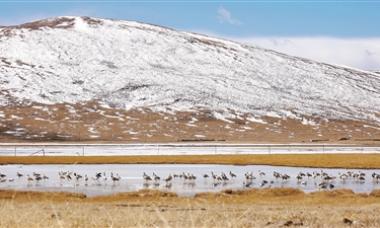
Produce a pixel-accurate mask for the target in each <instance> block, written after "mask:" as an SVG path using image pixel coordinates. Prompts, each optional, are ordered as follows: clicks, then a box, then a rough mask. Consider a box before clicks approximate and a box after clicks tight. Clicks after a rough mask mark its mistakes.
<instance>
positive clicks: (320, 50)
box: [233, 37, 380, 70]
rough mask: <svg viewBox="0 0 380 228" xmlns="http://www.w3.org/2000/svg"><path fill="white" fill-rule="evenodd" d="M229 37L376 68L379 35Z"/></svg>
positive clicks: (379, 59)
mask: <svg viewBox="0 0 380 228" xmlns="http://www.w3.org/2000/svg"><path fill="white" fill-rule="evenodd" d="M233 40H237V41H240V42H244V43H248V44H253V45H257V46H260V47H263V48H268V49H272V50H276V51H279V52H283V53H286V54H289V55H295V56H300V57H305V58H309V59H314V60H317V61H321V62H326V63H331V64H338V65H345V66H349V67H355V68H360V69H364V70H380V37H379V38H332V37H251V38H233Z"/></svg>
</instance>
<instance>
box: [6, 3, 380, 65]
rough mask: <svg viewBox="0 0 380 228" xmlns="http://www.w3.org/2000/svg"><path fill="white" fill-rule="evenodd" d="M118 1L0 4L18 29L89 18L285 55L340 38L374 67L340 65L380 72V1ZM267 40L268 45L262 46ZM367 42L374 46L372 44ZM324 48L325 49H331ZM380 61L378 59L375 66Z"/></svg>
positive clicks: (310, 51)
mask: <svg viewBox="0 0 380 228" xmlns="http://www.w3.org/2000/svg"><path fill="white" fill-rule="evenodd" d="M120 1H121V0H117V1H112V2H110V1H99V0H97V1H75V0H71V1H70V0H69V1H64V0H60V1H53V0H52V1H46V0H42V1H41V0H40V1H27V0H23V1H18V0H13V1H4V0H0V24H2V25H10V24H19V23H22V22H26V21H30V20H36V19H41V18H46V17H54V16H62V15H86V16H96V17H102V18H116V19H125V20H137V21H142V22H147V23H153V24H159V25H163V26H168V27H172V28H176V29H180V30H186V31H195V32H201V33H207V34H211V35H215V36H218V37H224V38H229V39H234V40H238V41H245V42H248V43H253V44H257V43H258V44H259V45H261V46H265V47H268V48H272V49H278V50H280V51H283V49H284V47H283V46H284V45H286V46H287V49H292V47H290V46H300V45H299V44H298V43H297V42H299V38H303V42H305V39H306V38H307V39H308V42H311V43H310V45H312V44H313V42H314V43H315V42H317V43H318V44H317V45H316V46H318V45H319V46H320V45H322V44H323V43H326V42H330V43H329V47H331V40H333V41H334V42H338V43H341V42H339V40H342V39H343V40H344V41H347V40H348V41H357V42H364V41H365V45H364V46H365V48H364V49H365V50H364V49H363V50H361V51H360V52H361V53H367V54H368V53H370V54H372V55H371V56H372V57H371V58H372V59H371V60H370V62H371V64H370V65H365V66H362V65H355V63H349V62H339V61H337V63H338V64H346V65H351V66H353V67H361V68H376V69H377V68H378V69H380V53H378V52H380V47H379V48H378V47H377V45H376V43H375V41H376V42H378V40H377V38H380V0H379V1H374V0H371V1H360V0H359V1H352V0H351V1H343V0H341V1H339V0H336V1H328V0H319V1H296V0H295V1H294V0H293V1H280V0H277V1H249V2H247V1H246V0H241V1H207V2H202V1H196V2H194V1H187V2H180V1H172V2H169V1H166V2H159V1H149V2H148V1H146V2H138V1H124V2H120ZM263 39H266V40H267V41H269V42H263ZM286 41H291V42H290V43H293V44H289V42H286ZM369 41H371V42H372V43H373V45H372V44H370V43H368V42H369ZM348 43H349V42H348ZM347 45H348V46H347V48H352V47H349V46H352V45H354V46H360V45H355V43H353V44H352V43H349V44H347ZM361 45H362V43H361ZM368 45H369V46H368ZM371 45H372V46H371ZM304 46H308V45H304ZM319 46H318V47H319ZM362 46H363V45H362ZM372 47H374V48H372ZM320 48H325V49H326V48H327V47H320ZM377 48H378V49H377ZM293 49H301V50H293V52H295V53H293V52H292V51H286V52H288V53H290V54H296V55H301V56H305V57H310V58H316V57H313V55H311V56H308V55H305V53H298V52H301V51H302V49H304V47H294V48H293ZM367 49H369V50H367ZM355 50H356V49H355ZM315 51H318V50H305V51H304V52H306V54H307V53H309V54H310V53H313V52H315ZM366 51H369V52H366ZM317 54H318V53H317ZM356 54H357V53H356ZM373 54H375V55H373ZM319 55H320V53H319ZM326 55H329V54H328V53H327V54H326ZM352 55H355V53H352ZM334 58H335V59H336V58H337V57H334ZM373 59H375V61H374V60H373ZM377 59H379V60H378V61H377ZM317 60H321V61H327V60H324V59H318V57H317ZM360 61H361V63H360V64H363V63H362V62H363V61H364V62H365V61H366V60H363V59H361V60H360ZM347 63H348V64H347ZM378 65H379V66H378Z"/></svg>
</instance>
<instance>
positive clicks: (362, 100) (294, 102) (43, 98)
mask: <svg viewBox="0 0 380 228" xmlns="http://www.w3.org/2000/svg"><path fill="white" fill-rule="evenodd" d="M90 103H91V104H93V103H96V104H97V105H98V106H96V107H97V110H99V109H104V110H111V109H113V110H118V111H119V112H126V113H128V112H132V111H136V110H137V111H138V110H140V111H141V112H143V113H147V112H148V113H156V114H157V113H159V114H160V115H165V113H166V114H168V115H169V114H170V115H176V113H198V112H207V113H208V118H211V119H212V118H215V119H216V121H217V120H221V122H227V123H229V122H231V121H234V120H236V119H240V120H244V121H247V122H244V123H246V124H248V125H249V123H248V122H251V123H261V124H263V123H266V122H268V121H267V119H268V118H276V119H282V120H291V121H293V120H294V121H300V122H302V123H304V124H309V125H316V124H317V125H318V124H320V121H325V122H328V121H351V122H360V123H365V124H369V125H374V126H376V125H380V77H379V75H378V74H376V73H371V72H366V71H362V70H357V69H352V68H347V67H341V66H335V65H330V64H325V63H320V62H315V61H311V60H308V59H303V58H298V57H293V56H288V55H285V54H281V53H278V52H275V51H271V50H266V49H262V48H259V47H254V46H248V45H244V44H240V43H236V42H232V41H227V40H222V39H217V38H211V37H208V36H204V35H199V34H194V33H188V32H180V31H175V30H172V29H169V28H164V27H159V26H155V25H150V24H143V23H138V22H131V21H116V20H105V19H97V18H89V17H59V18H52V19H48V20H42V21H36V22H32V23H27V24H23V25H19V26H10V27H2V28H0V110H1V107H3V109H4V110H5V109H7V110H8V109H9V108H10V107H13V108H15V107H17V108H19V109H20V108H25V107H29V108H30V107H42V108H46V107H53V106H54V105H66V106H65V107H67V106H71V107H72V108H71V110H72V111H71V113H78V112H79V111H78V110H79V108H78V105H79V106H82V107H84V106H86V105H87V104H90ZM42 108H39V109H42ZM53 110H54V109H53ZM29 111H30V110H29ZM0 112H1V111H0ZM8 112H9V113H5V111H4V113H5V114H2V115H3V116H7V117H9V118H10V115H11V114H10V113H11V111H10V110H8ZM25 112H26V111H25ZM126 115H127V114H126ZM103 116H104V115H103ZM0 117H1V113H0ZM4 118H5V117H4ZM9 118H8V119H9ZM23 118H24V119H25V118H27V117H23ZM77 118H81V117H77ZM120 118H123V117H120ZM16 119H17V118H16ZM195 119H196V118H195ZM4 126H5V127H4V129H6V130H7V131H8V132H9V131H13V132H15V131H14V129H11V130H9V123H8V124H5V123H4ZM14 127H19V128H20V126H19V125H17V124H16V125H15V126H14ZM21 128H23V129H27V127H25V125H24V126H23V127H21ZM0 130H1V129H0ZM35 133H36V132H35ZM36 134H37V133H36ZM140 139H141V138H140Z"/></svg>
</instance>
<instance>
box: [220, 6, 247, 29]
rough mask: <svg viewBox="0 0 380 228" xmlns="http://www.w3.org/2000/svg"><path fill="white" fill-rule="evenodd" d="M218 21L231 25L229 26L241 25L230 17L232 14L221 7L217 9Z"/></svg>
mask: <svg viewBox="0 0 380 228" xmlns="http://www.w3.org/2000/svg"><path fill="white" fill-rule="evenodd" d="M218 19H219V21H220V22H221V23H225V22H227V23H228V24H231V25H241V24H242V23H241V21H239V20H238V19H236V18H234V17H232V14H231V12H230V11H228V10H227V9H225V8H224V7H222V6H221V7H219V9H218Z"/></svg>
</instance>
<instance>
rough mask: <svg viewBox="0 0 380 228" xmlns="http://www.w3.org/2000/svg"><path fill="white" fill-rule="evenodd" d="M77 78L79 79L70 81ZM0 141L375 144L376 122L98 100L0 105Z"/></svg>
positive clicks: (379, 134)
mask: <svg viewBox="0 0 380 228" xmlns="http://www.w3.org/2000/svg"><path fill="white" fill-rule="evenodd" d="M73 83H78V82H75V81H74V82H73ZM1 111H2V112H3V114H4V116H5V117H4V118H0V142H26V141H29V142H31V141H32V142H51V141H56V142H91V141H92V142H99V141H103V142H124V143H129V142H188V141H211V142H242V143H246V142H247V143H305V142H306V143H310V142H312V143H341V144H347V143H349V144H378V143H380V130H379V129H380V128H379V127H378V126H375V125H371V124H369V123H364V122H357V121H341V120H329V121H328V122H326V121H324V120H320V119H315V118H314V119H313V121H315V122H317V123H318V125H317V126H313V125H304V124H302V121H301V120H294V119H281V118H272V117H266V118H263V121H265V122H266V124H261V123H256V122H250V121H248V120H247V118H245V117H244V118H243V119H230V120H229V122H225V121H221V120H217V119H215V118H213V116H212V113H210V112H209V111H207V110H200V111H199V112H196V113H191V112H176V113H175V114H169V113H160V112H152V111H150V110H144V109H140V110H129V111H126V110H123V109H118V108H115V107H111V108H105V107H102V106H101V105H99V104H98V103H97V102H88V103H85V104H75V105H71V104H57V105H40V104H32V105H25V106H12V105H10V106H7V107H2V108H1Z"/></svg>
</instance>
